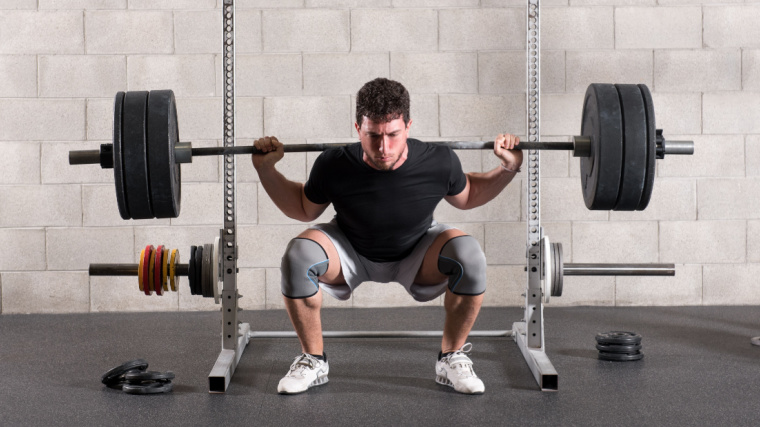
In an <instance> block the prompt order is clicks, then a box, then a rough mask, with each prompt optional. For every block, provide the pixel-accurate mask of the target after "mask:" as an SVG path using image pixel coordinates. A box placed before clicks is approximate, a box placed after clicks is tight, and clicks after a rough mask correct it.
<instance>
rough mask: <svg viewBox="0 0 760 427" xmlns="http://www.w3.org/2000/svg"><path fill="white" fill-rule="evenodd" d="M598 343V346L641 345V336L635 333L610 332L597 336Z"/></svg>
mask: <svg viewBox="0 0 760 427" xmlns="http://www.w3.org/2000/svg"><path fill="white" fill-rule="evenodd" d="M596 342H597V344H620V345H634V344H641V335H639V334H637V333H635V332H627V331H610V332H604V333H598V334H596Z"/></svg>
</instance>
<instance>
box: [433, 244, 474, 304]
mask: <svg viewBox="0 0 760 427" xmlns="http://www.w3.org/2000/svg"><path fill="white" fill-rule="evenodd" d="M438 271H440V272H441V273H443V274H445V275H447V276H449V290H450V291H451V292H453V293H455V294H457V295H480V294H482V293H483V292H485V291H486V256H485V254H484V253H483V250H482V249H481V248H480V244H479V243H478V241H477V240H476V239H475V238H474V237H472V236H469V235H463V236H458V237H454V238H453V239H451V240H449V241H448V242H446V244H444V245H443V248H441V253H440V255H439V256H438Z"/></svg>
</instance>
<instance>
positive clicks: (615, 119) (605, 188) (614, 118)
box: [580, 83, 623, 210]
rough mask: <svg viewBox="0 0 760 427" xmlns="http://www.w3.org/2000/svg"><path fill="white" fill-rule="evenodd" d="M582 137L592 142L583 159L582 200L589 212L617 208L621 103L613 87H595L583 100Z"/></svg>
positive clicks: (620, 147)
mask: <svg viewBox="0 0 760 427" xmlns="http://www.w3.org/2000/svg"><path fill="white" fill-rule="evenodd" d="M582 118H583V122H582V124H581V135H582V136H584V137H589V138H590V143H591V150H590V156H589V157H582V158H581V161H580V163H581V187H582V188H583V200H584V202H585V203H586V207H587V208H588V209H590V210H610V209H612V208H614V207H615V203H616V202H617V198H618V192H619V190H620V175H621V168H622V165H623V163H622V162H623V132H622V120H621V115H620V100H619V97H618V92H617V89H616V88H615V86H614V85H611V84H600V83H596V84H592V85H590V86H589V87H588V89H587V90H586V96H585V98H584V100H583V115H582Z"/></svg>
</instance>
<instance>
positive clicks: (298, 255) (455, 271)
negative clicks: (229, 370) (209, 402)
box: [252, 78, 522, 394]
mask: <svg viewBox="0 0 760 427" xmlns="http://www.w3.org/2000/svg"><path fill="white" fill-rule="evenodd" d="M411 125H412V120H411V118H410V115H409V93H408V92H407V90H406V89H405V88H404V86H402V85H401V84H400V83H398V82H395V81H392V80H388V79H384V78H378V79H375V80H372V81H370V82H368V83H367V84H365V85H364V86H363V87H362V88H361V89H360V90H359V92H358V94H357V99H356V123H355V125H354V126H355V127H356V131H357V132H358V133H359V139H360V142H359V143H356V144H352V145H348V146H346V147H342V148H336V149H329V150H326V151H324V152H323V153H322V154H321V155H320V156H319V157H318V158H317V160H316V161H315V163H314V167H313V168H312V171H311V174H310V176H309V179H308V181H307V182H306V183H305V184H301V183H296V182H293V181H289V180H288V179H286V178H285V177H284V176H283V175H282V174H280V173H279V172H278V171H277V170H276V169H275V164H276V163H277V162H278V161H279V160H280V159H281V158H282V157H283V155H284V151H283V148H282V144H281V143H280V142H279V141H277V138H275V137H265V138H261V139H259V140H257V141H255V142H254V145H255V146H256V147H257V148H259V149H260V150H262V151H263V152H265V153H266V154H263V155H254V156H253V157H252V161H253V165H254V167H255V168H256V170H257V172H258V174H259V178H260V180H261V184H262V186H263V187H264V189H265V190H266V192H267V194H268V195H269V197H271V199H272V200H273V201H274V203H275V205H277V207H278V208H279V209H280V210H282V212H283V213H285V215H287V216H288V217H290V218H294V219H298V220H301V221H304V222H309V221H313V220H315V219H316V218H318V217H319V216H320V215H321V214H322V213H323V212H324V211H325V209H326V208H327V206H328V205H329V204H330V203H332V204H333V205H334V208H335V212H336V215H335V219H333V220H332V221H331V222H330V223H327V224H318V225H316V226H314V227H312V228H310V229H308V230H306V231H304V232H303V233H301V234H300V235H298V237H296V238H295V239H293V240H291V242H290V243H289V244H288V247H287V249H286V251H285V255H284V256H283V258H282V267H281V271H282V293H283V296H284V299H285V307H286V309H287V311H288V315H289V316H290V320H291V321H292V323H293V327H294V328H295V330H296V334H297V335H298V338H299V340H300V342H301V350H302V354H301V355H299V356H298V357H296V359H295V361H294V362H293V364H292V365H291V366H290V370H289V371H288V373H287V375H286V376H285V377H284V378H283V379H282V380H281V381H280V383H279V385H278V387H277V391H278V392H279V393H284V394H295V393H301V392H304V391H306V390H307V389H308V388H310V387H312V386H317V385H321V384H325V383H326V382H327V374H328V371H329V366H328V363H327V356H326V355H325V353H324V350H323V341H322V325H321V320H320V307H321V304H322V291H324V292H327V293H329V294H331V295H332V296H334V297H336V298H338V299H342V300H346V299H348V298H350V296H351V292H352V291H353V290H354V289H356V287H357V286H359V284H361V283H362V282H364V281H370V280H371V281H376V282H383V283H387V282H399V283H401V284H402V285H403V286H404V287H405V288H406V290H407V292H409V294H410V295H412V297H413V298H414V299H415V300H417V301H429V300H432V299H434V298H436V297H438V296H439V295H442V294H444V293H445V294H446V296H445V299H444V306H445V310H446V320H445V322H444V327H443V339H442V341H441V352H440V353H439V355H438V362H437V363H436V382H438V383H440V384H444V385H448V386H451V387H453V388H454V389H455V390H456V391H458V392H461V393H467V394H480V393H483V392H484V391H485V386H484V385H483V382H482V381H481V380H480V379H479V378H478V377H477V375H475V372H474V370H473V369H472V361H471V360H470V358H469V357H468V356H467V353H469V351H470V349H471V348H472V345H471V344H469V343H465V341H466V340H467V335H468V334H469V332H470V330H471V329H472V325H473V323H474V322H475V319H476V317H477V315H478V312H479V311H480V306H481V304H482V302H483V292H485V285H486V276H485V272H486V260H485V255H484V254H483V251H482V249H481V248H480V245H479V244H478V242H477V240H475V238H473V237H472V236H469V235H467V234H465V233H464V232H462V231H460V230H457V229H455V228H452V227H449V226H446V225H444V224H438V223H436V222H435V221H434V220H433V211H434V210H435V207H436V206H437V205H438V203H439V202H440V201H441V199H445V200H446V201H447V202H448V203H450V204H452V205H453V206H455V207H457V208H459V209H472V208H475V207H478V206H481V205H483V204H485V203H487V202H488V201H490V200H492V199H493V198H494V197H496V196H497V195H498V194H499V193H500V192H501V191H502V190H503V189H504V188H505V187H506V186H507V184H509V182H510V181H511V180H512V178H514V176H515V174H516V173H517V172H519V169H520V165H521V164H522V152H521V151H519V150H513V148H514V147H515V145H517V144H519V140H518V139H517V138H516V137H514V136H512V135H509V134H505V135H499V136H498V138H496V141H495V144H494V154H495V155H496V156H497V157H498V158H499V159H500V160H501V165H500V166H499V167H497V168H495V169H493V170H491V171H489V172H485V173H468V174H464V173H463V172H462V167H461V164H460V162H459V158H458V157H457V156H456V154H454V152H453V151H452V150H451V149H450V148H448V147H445V146H438V145H433V144H425V143H423V142H420V141H417V140H414V139H408V137H409V129H410V127H411Z"/></svg>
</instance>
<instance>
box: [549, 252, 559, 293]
mask: <svg viewBox="0 0 760 427" xmlns="http://www.w3.org/2000/svg"><path fill="white" fill-rule="evenodd" d="M552 261H553V262H554V268H552V288H551V293H552V296H556V292H557V277H558V276H557V273H558V271H557V270H558V268H557V261H558V259H557V244H556V243H554V242H552Z"/></svg>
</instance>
